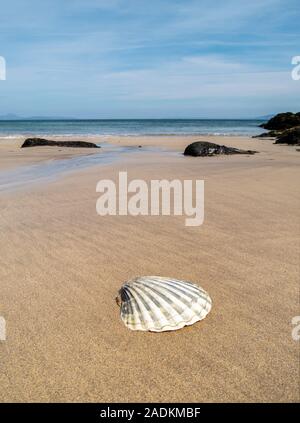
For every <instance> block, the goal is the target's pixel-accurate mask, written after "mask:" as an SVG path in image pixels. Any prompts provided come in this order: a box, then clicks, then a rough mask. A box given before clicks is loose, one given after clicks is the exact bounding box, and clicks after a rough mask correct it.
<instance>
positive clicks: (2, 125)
mask: <svg viewBox="0 0 300 423" xmlns="http://www.w3.org/2000/svg"><path fill="white" fill-rule="evenodd" d="M262 122H263V120H260V119H258V120H255V119H251V120H246V119H85V120H80V119H65V120H49V119H46V120H41V119H38V120H29V119H26V120H0V138H14V137H21V136H44V137H46V136H48V137H49V136H55V135H58V136H60V135H61V136H63V135H64V136H80V135H90V136H107V135H118V136H139V135H228V136H229V135H230V136H243V135H244V136H247V135H250V136H252V135H257V134H259V133H261V132H263V130H262V129H261V128H259V127H258V125H259V124H261V123H262Z"/></svg>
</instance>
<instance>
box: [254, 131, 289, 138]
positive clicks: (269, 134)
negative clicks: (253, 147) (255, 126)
mask: <svg viewBox="0 0 300 423" xmlns="http://www.w3.org/2000/svg"><path fill="white" fill-rule="evenodd" d="M281 134H282V131H269V132H263V133H262V134H259V135H253V137H252V138H276V137H279V135H281Z"/></svg>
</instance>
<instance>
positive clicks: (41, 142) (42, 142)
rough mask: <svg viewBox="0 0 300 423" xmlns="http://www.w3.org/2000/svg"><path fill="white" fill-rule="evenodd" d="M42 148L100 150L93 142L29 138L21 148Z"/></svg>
mask: <svg viewBox="0 0 300 423" xmlns="http://www.w3.org/2000/svg"><path fill="white" fill-rule="evenodd" d="M41 146H51V147H73V148H100V146H99V145H97V144H94V143H93V142H86V141H50V140H46V139H43V138H27V140H25V141H24V143H23V144H22V146H21V148H25V147H41Z"/></svg>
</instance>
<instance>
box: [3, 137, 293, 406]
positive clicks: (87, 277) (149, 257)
mask: <svg viewBox="0 0 300 423" xmlns="http://www.w3.org/2000/svg"><path fill="white" fill-rule="evenodd" d="M60 139H62V138H60ZM80 139H84V137H81V138H80ZM199 139H206V140H207V139H208V140H210V141H216V142H218V143H220V144H225V145H229V146H233V147H239V148H243V149H252V150H257V151H258V152H259V153H258V154H255V155H253V156H248V155H236V156H222V157H205V158H200V157H198V158H193V157H184V156H183V155H182V152H183V150H184V148H185V147H186V146H187V145H188V144H189V143H190V142H192V141H194V140H199ZM86 140H88V141H91V140H94V141H95V142H99V143H100V144H101V145H103V148H102V149H100V150H99V151H98V150H96V151H87V150H83V149H68V148H56V147H35V148H29V149H20V145H21V143H22V141H23V140H22V139H5V140H0V181H1V176H3V175H4V174H5V172H18V171H20V170H21V171H22V169H23V168H24V166H27V168H28V167H30V166H36V165H42V166H43V165H47V164H49V162H54V161H56V162H59V161H60V160H73V159H74V157H79V156H80V157H84V156H85V155H87V154H88V155H95V154H98V155H102V156H105V154H106V152H107V151H114V147H115V148H118V147H124V146H126V147H131V150H130V148H129V149H128V150H127V151H126V153H125V154H123V155H120V157H119V158H118V157H117V156H116V155H114V156H113V158H112V160H111V161H109V162H105V160H104V161H103V162H101V163H99V164H94V165H86V166H82V167H80V169H78V170H76V169H73V170H72V172H61V173H59V174H57V175H52V177H51V178H49V180H47V181H45V180H43V179H42V180H41V181H35V182H36V183H34V184H32V183H30V182H28V183H26V185H24V186H22V187H21V188H20V187H19V188H18V189H13V188H11V189H7V190H5V191H3V192H1V191H0V210H1V215H0V222H1V232H0V251H1V254H0V292H1V296H0V315H1V316H3V317H5V319H6V324H7V340H6V341H5V342H0V386H1V389H0V401H2V402H16V401H21V402H40V401H46V402H61V401H66V402H76V401H79V402H92V401H96V402H132V401H137V402H153V401H155V402H160V401H171V402H174V401H179V402H202V401H207V402H215V401H221V402H232V401H242V402H246V401H248V402H253V401H259V402H267V401H270V402H277V401H279V402H299V401H300V394H299V388H300V386H299V376H300V373H299V371H300V370H299V369H300V366H299V364H300V363H299V358H300V356H299V343H297V342H295V341H294V340H293V339H292V336H291V332H292V324H291V320H292V318H293V316H296V315H299V253H300V249H299V206H300V198H299V176H300V171H299V159H300V153H299V152H297V151H296V148H295V147H292V146H284V145H274V144H273V143H272V141H271V140H269V139H262V140H257V139H251V138H250V137H243V138H242V137H212V136H209V137H199V136H198V137H196V136H180V137H179V136H156V137H138V136H136V137H129V136H128V137H121V136H120V137H117V136H115V137H112V136H106V137H98V138H94V137H86ZM139 145H141V146H142V148H135V147H137V146H139ZM122 170H127V171H128V176H129V177H130V178H132V179H133V178H139V179H143V180H145V181H150V179H151V178H155V179H168V180H171V179H174V178H176V179H177V178H179V179H180V180H183V179H193V180H195V179H204V181H205V220H204V224H203V225H202V226H199V227H186V226H185V225H184V219H185V217H184V216H176V217H174V216H171V217H168V216H155V217H154V216H143V217H132V216H107V217H100V216H98V215H97V213H96V208H95V206H96V201H97V198H98V197H99V194H97V192H96V184H97V182H98V181H99V180H100V179H113V180H116V179H117V177H118V172H119V171H122ZM9 175H10V174H9ZM16 175H17V173H16ZM139 275H161V276H171V277H174V278H178V279H184V280H190V281H192V282H194V283H197V284H199V285H200V286H202V287H203V288H204V289H205V290H206V291H208V292H209V294H210V295H211V297H212V300H213V308H212V311H211V313H210V314H209V315H208V316H207V318H206V319H205V320H203V321H201V322H199V323H196V324H195V325H193V326H190V327H187V328H184V329H182V330H179V331H175V332H166V333H158V334H155V333H143V332H133V331H130V330H128V329H127V328H126V327H125V326H124V324H123V323H122V321H121V319H120V317H119V309H118V307H117V305H116V303H115V297H116V295H117V292H118V290H119V288H120V286H121V285H122V284H123V283H124V282H125V281H126V280H128V279H131V278H133V277H134V276H139Z"/></svg>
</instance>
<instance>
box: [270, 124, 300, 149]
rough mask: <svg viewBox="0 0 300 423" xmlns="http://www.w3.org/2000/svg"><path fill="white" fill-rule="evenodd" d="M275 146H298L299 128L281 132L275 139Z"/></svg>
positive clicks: (299, 142)
mask: <svg viewBox="0 0 300 423" xmlns="http://www.w3.org/2000/svg"><path fill="white" fill-rule="evenodd" d="M275 144H290V145H300V126H296V127H295V128H291V129H287V130H286V131H283V132H282V134H281V135H279V136H278V137H277V138H276V141H275Z"/></svg>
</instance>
